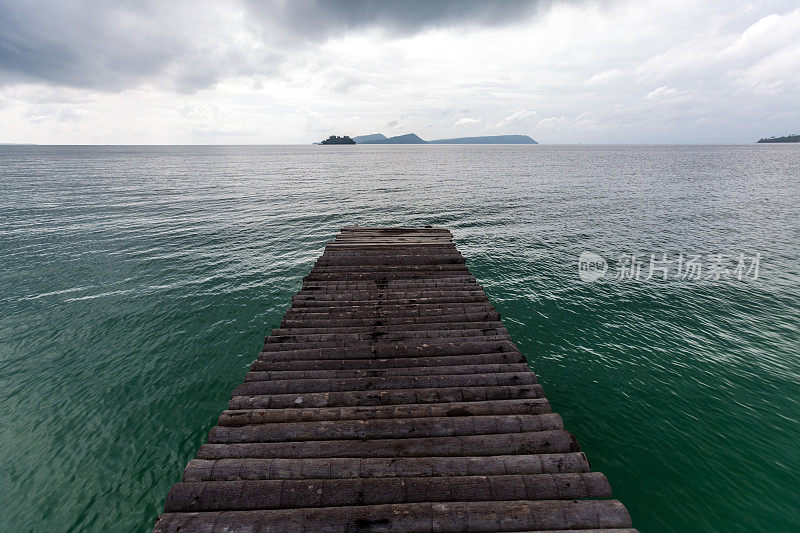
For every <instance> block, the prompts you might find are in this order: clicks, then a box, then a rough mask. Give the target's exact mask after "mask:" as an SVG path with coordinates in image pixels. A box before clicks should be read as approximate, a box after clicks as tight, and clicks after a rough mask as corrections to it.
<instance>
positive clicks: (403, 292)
mask: <svg viewBox="0 0 800 533" xmlns="http://www.w3.org/2000/svg"><path fill="white" fill-rule="evenodd" d="M228 407H229V408H228V410H226V411H223V413H222V416H220V418H219V425H218V426H216V427H214V428H213V429H212V430H211V433H210V434H209V436H208V443H207V444H204V445H203V446H202V447H201V448H200V451H199V452H198V453H197V458H196V459H193V460H192V461H190V462H189V465H188V466H187V467H186V470H185V472H184V474H183V480H182V481H181V482H180V483H177V484H175V485H174V486H173V487H172V489H171V490H170V491H169V494H168V495H167V499H166V503H165V505H164V514H163V515H161V516H160V517H159V518H158V520H157V521H156V524H155V531H157V532H177V531H182V532H187V531H253V532H256V531H258V532H310V531H326V532H327V531H331V532H332V531H374V532H378V531H381V532H383V531H405V532H427V531H440V532H450V531H452V532H456V531H459V532H460V531H529V532H530V531H544V530H560V531H574V530H581V531H584V532H585V531H586V530H589V531H617V532H620V531H626V532H630V531H634V530H633V529H630V527H631V520H630V516H629V515H628V512H627V510H626V509H625V507H624V506H623V505H622V504H621V503H620V502H619V501H616V500H612V499H608V498H609V497H610V496H611V488H610V486H609V484H608V481H607V480H606V478H605V476H603V474H600V473H597V472H590V469H589V461H588V460H587V459H586V456H585V455H584V454H583V453H582V452H581V451H580V447H579V446H578V443H577V442H576V441H575V439H574V438H573V437H572V435H571V434H569V433H568V432H566V431H565V430H564V428H563V423H562V420H561V417H560V416H559V415H557V414H554V413H552V412H551V409H550V405H549V403H548V402H547V400H546V399H545V397H544V393H543V391H542V387H541V385H539V384H538V383H537V380H536V375H535V374H534V373H533V372H531V371H530V370H529V368H528V365H527V364H526V362H525V359H524V357H523V356H522V355H521V354H520V352H519V350H517V348H516V347H515V346H514V344H513V343H512V342H511V338H510V337H509V334H508V332H507V331H506V329H505V328H504V327H503V324H502V323H501V322H500V315H499V313H497V311H495V309H494V308H493V307H492V305H491V304H490V303H489V301H488V299H487V297H486V294H485V293H484V291H483V289H482V288H481V286H480V285H478V283H477V282H476V279H475V277H473V276H472V275H471V274H470V272H469V270H468V269H467V267H466V264H465V261H464V258H463V257H462V256H461V254H460V253H459V252H458V251H457V250H456V248H455V245H454V244H453V242H452V235H451V234H450V232H449V231H447V230H445V229H434V228H429V227H425V228H366V227H349V228H344V229H342V232H341V233H340V234H339V235H338V236H337V237H336V239H335V240H334V241H332V242H330V243H328V245H327V247H326V248H325V252H324V253H323V254H322V256H321V257H320V258H319V259H318V260H317V262H316V265H315V266H314V268H313V269H312V271H311V273H310V274H309V275H308V276H306V277H305V278H304V279H303V288H302V290H301V291H300V292H299V293H298V294H297V295H296V296H294V298H293V300H292V307H291V308H290V309H289V310H288V311H287V312H286V315H285V316H284V318H283V322H282V323H281V326H280V328H278V329H276V330H274V331H273V332H272V334H271V335H270V336H268V337H267V338H266V342H265V344H264V349H263V351H262V352H261V353H260V354H259V355H258V359H257V360H256V361H255V362H254V363H253V365H252V368H251V372H249V373H248V374H247V376H246V377H245V382H244V383H243V384H242V385H240V386H239V387H237V388H236V389H235V390H234V391H233V396H232V398H231V400H230V404H229V406H228Z"/></svg>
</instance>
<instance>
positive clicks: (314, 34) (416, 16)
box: [247, 0, 544, 40]
mask: <svg viewBox="0 0 800 533" xmlns="http://www.w3.org/2000/svg"><path fill="white" fill-rule="evenodd" d="M543 3H544V2H543V1H542V0H538V1H537V0H494V1H492V0H439V1H436V0H404V1H399V0H398V1H381V0H327V1H326V0H296V1H285V2H266V3H265V2H259V1H258V0H247V5H248V7H249V9H250V11H251V12H252V13H254V14H257V15H258V16H259V17H267V18H269V19H271V20H273V21H279V22H280V24H281V26H282V27H285V28H288V29H289V30H290V31H291V34H292V35H293V36H295V37H302V38H305V39H308V40H319V39H325V38H328V37H331V36H332V35H335V34H337V33H341V32H346V31H355V30H359V29H362V28H369V27H375V26H377V27H381V28H383V29H385V30H388V31H390V32H393V33H401V34H403V33H416V32H418V31H422V30H425V29H428V28H431V27H436V26H451V25H462V24H474V25H498V24H506V23H509V22H512V21H514V20H519V19H520V18H521V17H524V16H527V15H529V14H531V13H532V12H533V10H534V9H535V8H536V7H537V6H538V5H541V4H543Z"/></svg>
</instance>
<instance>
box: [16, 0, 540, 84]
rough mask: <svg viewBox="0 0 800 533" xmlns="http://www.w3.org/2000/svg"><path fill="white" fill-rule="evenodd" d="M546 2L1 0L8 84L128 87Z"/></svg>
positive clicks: (209, 78) (186, 80) (212, 77)
mask: <svg viewBox="0 0 800 533" xmlns="http://www.w3.org/2000/svg"><path fill="white" fill-rule="evenodd" d="M541 3H542V0H539V1H536V0H507V1H477V0H464V1H457V0H443V1H439V2H436V1H430V0H427V1H425V0H407V1H387V2H381V1H377V0H297V1H294V0H293V1H286V2H284V1H280V0H273V1H268V2H258V1H256V0H230V2H228V3H224V4H217V3H209V4H203V3H197V2H185V3H184V2H180V3H173V2H158V1H155V0H146V1H143V2H119V3H117V4H110V3H108V2H103V1H101V0H74V1H72V2H46V1H42V0H27V1H24V2H15V1H12V0H0V85H8V84H9V83H17V82H45V83H49V84H54V85H62V86H71V87H80V88H92V89H99V90H105V91H119V90H122V89H126V88H129V87H134V86H137V85H139V84H141V83H145V82H148V81H154V82H156V83H159V84H166V85H170V86H172V87H173V88H174V89H176V90H178V91H181V92H191V91H193V90H197V89H202V88H206V87H209V86H212V85H213V84H214V83H216V82H217V81H218V80H219V79H221V78H223V77H226V76H231V75H249V74H266V75H274V74H275V73H276V72H277V71H278V70H279V68H280V65H281V64H282V63H283V62H284V61H286V57H287V56H288V55H290V54H291V52H292V51H295V50H296V47H297V46H300V45H302V43H316V42H321V41H324V40H326V39H329V38H331V37H334V36H337V35H339V34H341V33H343V32H349V31H356V30H360V29H365V28H375V27H377V28H381V29H382V30H384V31H386V32H387V33H394V34H397V33H399V34H413V33H416V32H419V31H422V30H425V29H427V28H431V27H437V26H452V25H466V24H475V25H497V24H506V23H509V22H512V21H514V20H519V18H520V17H523V16H527V15H529V14H531V13H532V12H533V11H534V10H535V9H536V7H537V6H538V5H540V4H541ZM219 11H229V12H236V11H240V12H243V13H244V15H245V16H244V21H243V22H242V21H238V27H235V28H231V27H230V26H227V27H226V25H225V22H226V21H221V20H218V19H217V12H219ZM243 29H244V31H246V32H248V35H247V37H248V38H249V41H248V42H247V43H246V44H245V43H242V42H240V41H237V37H239V36H238V35H235V33H236V31H242V30H243ZM234 30H236V31H234ZM246 41H247V40H246ZM252 41H256V46H252V44H253V42H252ZM341 89H345V88H344V87H342V88H340V90H341Z"/></svg>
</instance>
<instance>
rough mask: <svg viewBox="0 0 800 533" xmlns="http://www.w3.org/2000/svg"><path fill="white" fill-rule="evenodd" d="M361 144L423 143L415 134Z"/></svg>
mask: <svg viewBox="0 0 800 533" xmlns="http://www.w3.org/2000/svg"><path fill="white" fill-rule="evenodd" d="M361 144H425V141H423V140H422V139H420V138H419V137H418V136H417V134H416V133H406V134H405V135H397V136H395V137H389V138H388V139H383V140H381V141H368V142H364V143H361Z"/></svg>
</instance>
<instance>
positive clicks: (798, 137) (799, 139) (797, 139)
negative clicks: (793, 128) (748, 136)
mask: <svg viewBox="0 0 800 533" xmlns="http://www.w3.org/2000/svg"><path fill="white" fill-rule="evenodd" d="M757 142H760V143H800V133H794V134H792V135H784V136H783V137H769V138H764V139H759V140H758V141H757Z"/></svg>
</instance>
